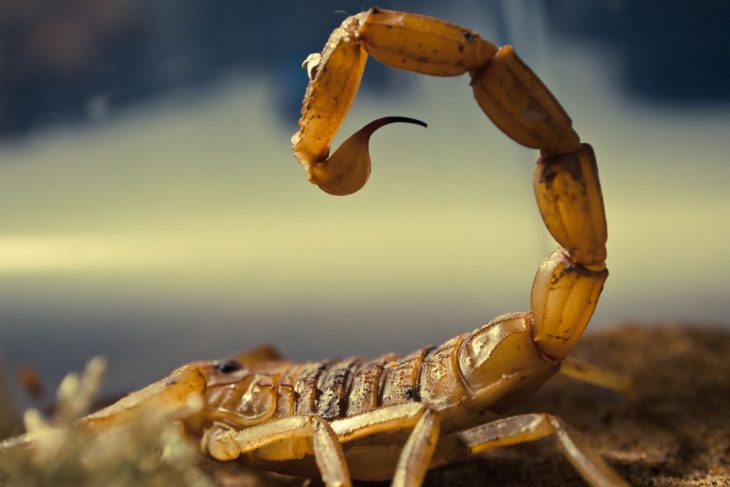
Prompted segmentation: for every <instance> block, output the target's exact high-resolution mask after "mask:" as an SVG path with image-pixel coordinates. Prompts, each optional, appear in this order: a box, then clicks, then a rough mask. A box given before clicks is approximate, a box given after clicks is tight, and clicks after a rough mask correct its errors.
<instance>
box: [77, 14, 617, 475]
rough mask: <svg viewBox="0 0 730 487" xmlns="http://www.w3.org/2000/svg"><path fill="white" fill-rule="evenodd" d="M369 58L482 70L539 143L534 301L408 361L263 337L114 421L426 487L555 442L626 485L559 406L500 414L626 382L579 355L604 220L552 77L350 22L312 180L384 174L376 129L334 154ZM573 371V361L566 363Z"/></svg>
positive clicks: (314, 62)
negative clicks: (553, 410) (553, 380)
mask: <svg viewBox="0 0 730 487" xmlns="http://www.w3.org/2000/svg"><path fill="white" fill-rule="evenodd" d="M368 55H372V56H374V57H375V58H376V59H378V60H379V61H381V62H383V63H385V64H387V65H390V66H393V67H396V68H401V69H406V70H409V71H414V72H417V73H422V74H430V75H436V76H457V75H461V74H464V73H469V75H470V76H471V87H472V89H473V92H474V96H475V98H476V100H477V103H478V104H479V106H480V107H481V108H482V110H483V111H484V112H485V114H486V115H487V116H488V117H489V118H490V119H491V120H492V121H493V122H494V124H495V125H496V126H497V127H499V128H500V129H501V130H502V131H503V132H504V133H505V134H506V135H507V136H509V137H510V138H512V139H513V140H515V141H516V142H518V143H520V144H522V145H525V146H527V147H531V148H536V149H539V150H540V157H539V159H538V161H537V165H536V170H535V177H534V188H535V194H536V197H537V203H538V207H539V209H540V213H541V215H542V217H543V220H544V221H545V224H546V225H547V228H548V231H549V232H550V234H551V235H552V236H553V237H554V238H555V240H556V241H557V242H558V243H559V244H560V246H561V247H560V248H558V249H557V250H556V251H554V252H553V253H552V254H551V255H550V256H549V257H548V258H547V259H546V260H545V261H544V262H543V263H542V264H541V265H540V267H539V269H538V271H537V275H536V277H535V280H534V283H533V286H532V292H531V308H532V309H531V311H528V312H521V313H512V314H507V315H504V316H502V317H499V318H497V319H495V320H494V321H492V322H490V323H488V324H487V325H484V326H482V327H481V328H478V329H477V330H475V331H473V332H471V333H467V334H465V335H461V336H458V337H456V338H453V339H451V340H449V341H447V342H446V343H444V344H442V345H440V346H438V347H429V348H424V349H421V350H418V351H416V352H414V353H412V354H410V355H407V356H405V357H402V358H398V357H396V356H394V355H386V356H383V357H380V358H377V359H374V360H362V359H359V358H349V359H342V360H333V361H323V362H309V363H303V364H295V363H292V362H288V361H285V360H282V359H281V358H280V357H279V355H278V354H277V353H276V352H275V351H274V350H273V349H271V348H270V347H262V348H259V349H256V350H253V351H251V352H248V353H244V354H241V355H239V356H236V357H233V358H231V359H230V360H227V361H223V362H197V363H193V364H189V365H186V366H184V367H182V368H180V369H178V370H176V371H175V372H173V374H172V375H171V376H170V377H169V378H167V379H164V380H162V381H160V382H158V383H156V384H153V385H151V386H148V387H147V388H146V389H143V390H141V391H138V392H136V393H133V394H132V395H130V396H128V397H127V398H125V399H123V400H122V401H120V402H119V403H117V404H115V405H113V406H111V407H109V408H107V409H105V410H102V411H99V412H98V413H95V414H93V415H91V416H89V417H87V418H85V419H84V420H82V424H83V425H86V426H87V427H90V428H103V427H105V426H107V425H110V424H116V423H120V422H123V421H124V420H125V418H127V417H128V416H129V415H130V414H137V413H138V412H139V411H144V410H146V409H147V408H150V407H152V408H155V407H159V406H160V405H168V406H169V405H173V406H177V409H176V411H177V413H176V414H175V417H176V418H177V419H179V420H181V421H183V422H184V423H185V424H186V425H187V428H188V429H189V430H190V431H191V432H194V433H198V434H200V436H201V438H202V440H201V442H202V443H201V444H202V448H203V450H204V451H205V452H207V453H209V454H210V455H211V456H212V457H213V458H215V459H218V460H222V461H228V460H233V459H237V458H241V459H246V460H248V461H249V462H253V463H255V464H257V465H261V466H263V467H265V468H269V469H272V470H276V471H279V472H284V473H298V474H304V475H317V474H319V475H320V476H321V477H322V479H323V481H324V483H325V484H326V485H328V486H335V485H350V479H351V477H352V478H357V479H363V480H380V479H387V478H392V479H393V481H392V482H393V485H396V486H405V485H408V486H417V485H420V484H421V482H422V481H423V478H424V476H425V475H426V472H427V470H428V469H430V468H433V467H436V466H440V465H444V464H447V463H451V462H454V461H458V460H461V459H463V458H466V457H468V456H470V455H474V454H477V453H480V452H483V451H485V450H489V449H491V448H495V447H500V446H505V445H512V444H516V443H523V442H528V441H533V440H537V439H539V438H543V437H545V436H553V437H554V438H555V439H556V440H557V442H558V445H559V446H560V448H561V450H562V451H563V453H564V454H565V456H566V458H567V459H568V460H569V461H570V462H571V463H572V464H573V466H575V468H576V469H577V470H578V471H579V472H580V474H581V475H582V477H583V478H584V479H585V480H586V481H587V482H588V483H590V484H591V485H594V486H614V485H627V484H626V482H625V481H624V480H622V479H621V478H620V476H619V475H618V474H617V473H616V472H615V471H614V470H613V469H612V468H611V467H610V466H609V465H608V464H607V463H606V462H605V461H604V460H603V459H602V458H601V456H600V455H599V454H598V453H597V452H596V451H595V450H594V449H593V448H592V447H591V446H590V445H589V444H588V442H586V440H585V439H583V438H582V436H581V435H580V434H579V433H577V432H575V431H574V430H573V429H571V428H570V427H569V426H568V425H566V424H565V422H563V421H562V420H561V419H559V418H557V417H555V416H552V415H549V414H523V415H518V416H511V417H510V416H500V415H502V414H503V413H505V412H506V411H507V410H508V409H509V407H510V406H512V405H513V404H515V403H517V402H519V401H521V400H522V399H524V398H525V397H526V396H528V395H529V394H530V393H532V392H533V391H534V390H535V389H536V388H537V387H539V386H540V385H541V384H542V383H544V382H545V381H546V380H547V379H548V378H550V377H551V376H552V375H553V374H555V373H556V372H557V371H559V370H562V371H563V372H566V373H567V374H568V375H570V376H572V377H577V378H580V379H583V380H586V381H589V382H593V383H597V384H601V385H604V386H607V387H611V388H613V389H618V390H622V389H625V388H626V383H625V382H624V381H623V380H622V379H621V378H618V377H616V376H614V375H612V374H611V373H609V372H607V371H602V370H599V369H597V368H595V367H592V366H590V365H588V364H583V363H579V362H578V361H576V360H573V359H570V358H566V357H567V355H568V353H569V352H570V351H571V349H572V348H573V345H574V344H575V342H576V341H577V340H578V338H579V337H580V336H581V334H582V333H583V331H584V329H585V327H586V326H587V324H588V322H589V320H590V317H591V315H592V313H593V310H594V309H595V306H596V303H597V301H598V297H599V295H600V292H601V289H602V287H603V283H604V281H605V280H606V278H607V276H608V271H607V270H606V266H605V260H606V246H605V244H606V218H605V214H604V208H603V199H602V196H601V187H600V184H599V181H598V170H597V166H596V159H595V156H594V153H593V150H592V148H591V147H590V146H589V145H587V144H583V143H581V142H580V139H579V137H578V135H577V133H576V132H575V131H574V130H573V128H572V122H571V120H570V118H569V117H568V115H567V114H566V113H565V111H564V110H563V108H562V107H561V105H560V104H559V103H558V101H557V100H556V99H555V97H554V96H553V95H552V94H551V93H550V91H549V90H548V89H547V88H546V87H545V85H544V84H543V83H542V82H541V81H540V79H539V78H538V77H537V76H536V75H535V73H533V72H532V70H531V69H530V68H529V67H527V66H526V65H525V64H524V63H523V62H522V61H521V60H520V58H519V57H517V55H516V54H515V52H514V50H513V49H512V47H510V46H504V47H501V48H497V47H496V46H494V45H493V44H491V43H490V42H487V41H485V40H483V39H481V38H480V37H479V35H478V34H477V33H476V32H473V31H471V30H468V29H464V28H462V27H459V26H457V25H454V24H450V23H448V22H444V21H442V20H438V19H434V18H430V17H425V16H421V15H416V14H410V13H402V12H394V11H389V10H382V9H377V8H373V9H371V10H368V11H366V12H362V13H360V14H357V15H354V16H352V17H349V18H347V19H346V20H345V21H344V22H343V23H342V25H341V26H340V27H339V28H338V29H336V30H335V31H334V32H333V33H332V35H331V37H330V39H329V40H328V42H327V44H326V45H325V48H324V50H323V52H322V54H313V55H311V56H309V57H308V58H307V59H306V60H305V63H304V67H305V68H306V69H307V72H308V74H309V77H310V82H309V85H308V88H307V92H306V96H305V99H304V103H303V108H302V117H301V120H300V122H299V131H298V132H297V133H296V134H295V135H294V137H293V138H292V145H293V149H294V153H295V155H296V157H297V159H298V160H299V161H300V162H301V163H302V164H303V165H304V166H305V169H306V173H307V176H308V178H309V179H310V180H311V181H312V182H314V183H316V184H317V185H319V186H320V187H321V188H322V189H324V190H325V191H327V192H328V193H332V194H336V195H344V194H349V193H352V192H354V191H357V190H358V189H360V188H361V187H362V186H363V185H364V184H365V182H366V180H367V178H368V175H369V174H370V156H369V153H368V144H369V139H370V136H371V135H372V133H373V132H374V131H375V130H376V129H378V128H379V127H380V126H382V125H384V124H386V123H390V122H395V121H406V122H415V123H420V122H417V121H414V120H412V119H405V118H399V117H388V118H385V119H380V120H376V121H375V122H371V123H370V124H368V125H366V126H365V127H364V128H363V129H361V130H359V131H358V132H356V133H355V134H354V135H353V136H351V137H350V138H349V139H347V140H346V141H345V142H344V143H343V144H342V145H341V146H340V148H339V149H337V150H336V151H335V152H334V153H333V154H332V155H331V156H330V145H331V142H332V139H333V138H334V136H335V133H336V132H337V130H338V128H339V126H340V124H341V123H342V121H343V119H344V117H345V116H346V114H347V112H348V111H349V109H350V106H351V105H352V102H353V100H354V97H355V94H356V92H357V90H358V87H359V84H360V78H361V76H362V73H363V70H364V67H365V61H366V59H367V57H368ZM561 367H562V369H561Z"/></svg>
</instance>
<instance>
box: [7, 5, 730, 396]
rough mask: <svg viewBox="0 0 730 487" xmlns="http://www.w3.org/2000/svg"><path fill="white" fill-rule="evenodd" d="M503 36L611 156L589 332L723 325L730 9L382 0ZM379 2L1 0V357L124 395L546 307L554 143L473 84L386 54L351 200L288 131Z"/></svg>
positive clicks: (397, 347) (376, 73) (728, 267)
mask: <svg viewBox="0 0 730 487" xmlns="http://www.w3.org/2000/svg"><path fill="white" fill-rule="evenodd" d="M380 6H382V7H386V8H393V9H399V10H409V11H415V12H418V13H424V14H428V15H433V16H437V17H441V18H444V19H447V20H450V21H452V22H456V23H459V24H462V25H465V26H468V27H471V28H473V29H475V30H477V31H479V32H480V33H481V34H482V36H483V37H484V38H486V39H490V40H492V41H494V42H495V43H498V44H506V43H509V44H513V45H514V46H515V48H516V49H517V51H518V52H519V53H520V55H521V56H522V57H523V59H524V60H525V61H526V62H527V63H528V64H529V65H530V66H532V67H533V69H534V70H535V71H536V72H537V73H538V74H539V75H540V76H541V77H542V78H543V79H544V80H545V82H546V84H547V85H548V86H549V87H550V88H551V89H552V91H553V92H554V93H555V95H556V96H557V97H558V99H559V100H561V102H562V103H563V105H564V107H565V108H566V110H567V111H568V113H569V114H570V115H571V117H572V118H573V121H574V124H575V127H576V129H577V131H578V132H579V133H580V135H581V137H582V138H583V140H586V141H588V142H590V143H591V144H592V145H593V146H594V148H595V151H596V154H597V157H598V162H599V168H600V171H601V180H602V184H603V191H604V198H605V203H606V210H607V215H608V224H609V242H608V252H609V261H608V265H609V269H610V271H611V277H610V278H609V280H608V281H607V285H606V288H605V291H604V294H603V298H602V300H601V302H600V304H599V306H598V309H597V312H596V314H595V315H594V319H593V322H592V325H591V329H593V330H595V329H600V328H601V327H604V326H608V325H611V324H615V323H618V322H623V321H627V320H634V321H640V322H644V323H647V324H650V323H653V322H658V321H663V320H681V321H688V322H692V323H708V324H719V325H727V323H728V312H730V304H728V301H729V298H730V296H728V291H727V290H728V285H727V279H728V275H730V264H729V262H730V259H728V254H727V252H728V249H729V248H730V230H729V229H728V221H729V219H728V215H729V213H730V198H729V197H728V187H729V184H730V164H729V162H730V161H728V152H729V150H730V48H729V47H728V46H730V30H728V29H727V26H728V25H730V3H728V2H727V1H724V0H723V1H720V0H715V1H713V0H707V1H704V2H694V3H688V2H686V1H684V0H668V1H662V2H629V1H628V0H626V1H621V0H594V1H590V2H585V1H582V0H543V1H527V0H492V1H481V2H478V1H456V2H449V3H448V4H447V3H446V2H438V1H421V2H405V1H391V2H387V1H386V2H382V3H381V5H380ZM363 7H365V8H367V7H368V5H363V4H362V3H361V2H359V1H358V2H354V1H348V0H341V1H331V0H326V1H325V0H318V1H308V2H288V3H278V2H252V1H234V0H228V1H218V2H199V1H194V0H174V1H172V0H146V1H142V0H96V1H95V2H86V1H83V0H54V1H50V0H2V1H1V2H0V222H1V223H0V357H2V361H3V362H4V364H5V368H6V370H7V372H8V373H9V374H11V375H12V374H14V373H15V371H17V370H18V368H19V367H21V366H23V365H27V364H29V365H32V366H33V367H35V368H36V369H37V370H38V372H39V373H40V375H41V376H42V378H43V379H44V381H46V382H47V383H48V384H49V385H51V386H55V384H56V383H57V382H58V380H59V379H60V378H61V377H62V376H63V375H64V374H65V372H67V371H69V370H72V369H79V368H81V367H82V366H83V364H84V363H85V362H86V360H88V359H89V358H90V357H91V356H94V355H99V354H100V355H105V356H106V357H108V359H109V361H110V365H109V373H108V381H107V384H106V386H107V389H108V391H109V392H119V391H124V390H128V389H130V388H134V387H139V386H141V385H145V384H147V383H149V382H150V381H152V380H155V379H156V378H158V377H160V376H162V375H164V374H166V373H167V372H169V371H170V370H171V369H172V368H174V367H176V366H178V365H180V364H182V363H185V362H188V361H191V360H193V359H198V358H211V357H220V356H225V355H226V354H229V353H232V352H235V351H238V350H240V349H244V348H247V347H250V346H254V345H257V344H260V343H262V342H271V343H275V344H276V345H277V346H278V347H279V348H280V349H282V350H283V351H284V353H285V354H286V355H287V356H288V357H291V358H294V359H309V358H311V359H314V358H323V357H337V356H343V355H348V354H364V355H370V356H372V355H377V354H381V353H384V352H389V351H397V352H408V351H410V350H412V349H415V348H417V347H421V346H424V345H426V344H430V343H439V342H441V341H443V340H445V339H446V338H448V337H451V336H453V335H456V334H458V333H462V332H465V331H467V330H470V329H473V328H475V327H477V326H479V325H481V324H482V323H485V322H487V321H489V320H490V319H492V318H493V317H495V316H497V315H499V314H502V313H505V312H508V311H514V310H527V309H529V293H530V286H531V283H532V279H533V276H534V273H535V271H536V269H537V266H538V265H539V263H540V262H541V261H542V259H543V258H544V257H545V256H546V255H547V254H548V253H549V252H550V251H551V250H552V249H553V248H554V247H555V243H554V242H553V241H552V240H551V238H550V237H549V235H548V233H547V231H546V229H545V227H544V225H543V224H542V222H541V220H540V217H539V215H538V212H537V208H536V205H535V202H534V196H533V194H532V183H531V180H532V170H533V166H534V160H535V158H536V152H535V151H533V150H528V149H525V148H522V147H520V146H517V145H516V144H514V143H513V142H511V141H510V140H508V139H507V137H506V136H504V135H503V134H502V133H500V132H499V131H498V130H497V129H496V128H495V127H494V126H493V125H492V124H491V123H490V122H489V121H488V120H487V119H486V117H485V116H484V115H483V114H482V113H481V111H480V109H479V108H478V106H477V104H476V103H475V101H474V100H473V96H472V94H471V90H470V88H469V86H468V84H469V80H468V77H459V78H453V79H438V78H427V77H423V76H417V75H414V74H410V73H404V72H400V71H397V70H393V69H388V68H384V67H382V66H380V65H378V64H377V62H375V61H372V60H371V62H370V63H369V64H368V68H367V69H366V73H365V78H364V81H363V86H362V90H361V93H360V96H359V97H358V99H357V101H356V103H355V105H354V107H353V110H352V112H351V115H350V117H349V118H348V120H347V121H346V122H345V124H344V126H343V128H342V130H341V133H340V135H339V136H338V139H337V140H336V144H337V143H339V141H341V140H343V139H344V138H346V137H347V136H348V135H349V134H351V133H352V132H353V131H355V130H357V129H358V128H360V127H361V126H363V125H364V124H365V123H367V122H369V121H371V120H373V119H375V118H379V117H382V116H385V115H404V116H410V117H415V118H419V119H422V120H424V121H426V122H428V123H429V127H428V129H422V128H420V127H416V126H412V125H403V124H396V125H391V126H388V127H386V128H384V129H382V130H381V131H379V132H378V133H377V134H376V135H375V136H374V137H373V139H372V142H371V154H372V157H373V174H372V176H371V179H370V182H369V184H368V185H367V186H366V187H365V188H364V189H363V190H362V191H361V192H359V193H357V194H355V195H353V196H350V197H345V198H336V197H332V196H329V195H326V194H324V193H323V192H321V191H319V190H318V189H317V188H316V187H313V186H311V185H310V184H308V183H307V182H306V181H305V179H304V175H303V171H302V168H301V167H300V166H299V165H298V164H297V162H296V161H295V160H294V158H293V156H292V154H291V151H290V147H289V138H290V136H291V135H292V134H293V133H294V132H295V131H296V129H297V120H298V117H299V110H300V107H301V98H302V96H303V94H304V89H305V86H306V82H307V79H306V74H305V73H304V72H303V71H302V70H301V69H300V64H301V61H302V60H303V59H304V58H305V57H306V56H307V54H309V53H310V52H315V51H319V50H321V48H322V46H323V45H324V43H325V41H326V39H327V36H328V35H329V33H330V32H331V31H332V29H334V28H335V27H336V26H338V25H339V24H340V22H342V20H343V19H344V18H345V17H346V16H347V15H348V14H354V13H357V12H359V11H360V10H361V9H362V8H363Z"/></svg>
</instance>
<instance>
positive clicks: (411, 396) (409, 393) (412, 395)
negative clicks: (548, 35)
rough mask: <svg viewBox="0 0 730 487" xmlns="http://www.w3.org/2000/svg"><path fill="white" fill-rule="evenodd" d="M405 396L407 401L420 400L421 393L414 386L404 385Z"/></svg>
mask: <svg viewBox="0 0 730 487" xmlns="http://www.w3.org/2000/svg"><path fill="white" fill-rule="evenodd" d="M405 396H406V398H408V400H409V401H416V402H421V394H419V392H418V389H416V388H415V387H406V391H405Z"/></svg>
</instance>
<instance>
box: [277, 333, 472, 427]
mask: <svg viewBox="0 0 730 487" xmlns="http://www.w3.org/2000/svg"><path fill="white" fill-rule="evenodd" d="M461 341H462V337H457V338H454V339H452V340H449V341H448V342H446V343H444V344H443V345H441V346H439V347H427V348H423V349H420V350H418V351H416V352H414V353H412V354H410V355H407V356H405V357H401V358H398V357H396V356H395V355H393V354H390V355H385V356H382V357H379V358H376V359H373V360H367V361H365V360H363V359H361V358H348V359H343V360H335V361H321V362H308V363H304V364H297V365H293V366H292V367H291V368H290V369H288V370H287V371H286V372H285V373H283V374H282V375H281V378H280V381H279V384H278V396H279V401H278V402H279V404H278V407H277V416H278V417H283V416H289V415H308V414H317V415H319V416H320V417H322V418H323V419H326V420H333V419H337V418H342V417H349V416H354V415H357V414H362V413H366V412H368V411H372V410H375V409H378V408H380V407H386V406H394V405H397V404H404V403H408V402H421V401H426V402H429V403H432V404H434V405H435V406H440V405H447V403H449V402H451V401H458V400H459V399H461V397H463V394H465V390H466V389H465V387H464V384H463V380H462V379H461V374H460V372H459V369H458V358H457V354H458V348H459V345H460V343H461Z"/></svg>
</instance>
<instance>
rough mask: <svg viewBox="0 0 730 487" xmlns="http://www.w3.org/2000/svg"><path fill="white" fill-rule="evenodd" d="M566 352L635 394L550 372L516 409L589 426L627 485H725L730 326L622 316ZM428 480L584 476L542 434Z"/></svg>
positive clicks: (729, 456) (221, 473)
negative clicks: (642, 321)
mask: <svg viewBox="0 0 730 487" xmlns="http://www.w3.org/2000/svg"><path fill="white" fill-rule="evenodd" d="M573 356H575V357H580V358H583V359H587V360H590V361H591V362H593V363H596V364H599V365H604V366H607V367H610V368H611V369H613V370H615V371H618V372H621V373H624V374H627V375H629V376H630V377H632V379H633V381H634V384H635V394H634V396H633V397H631V398H626V397H623V396H620V395H617V394H615V393H612V392H610V391H606V390H602V389H599V388H597V387H594V386H591V385H587V384H583V383H579V382H577V381H573V380H570V379H567V378H564V377H556V378H555V379H553V380H551V381H550V382H549V383H548V384H546V385H545V386H544V387H543V388H542V389H541V390H540V391H538V392H537V393H536V394H535V395H534V396H533V397H532V398H531V399H530V400H529V401H528V402H527V403H525V404H524V406H523V407H521V408H519V410H516V411H515V413H521V412H549V413H553V414H556V415H558V416H560V417H562V418H563V419H565V420H566V421H568V422H569V423H570V424H571V425H573V426H574V427H575V428H577V429H578V430H580V431H583V432H584V433H586V434H587V435H588V437H589V438H590V439H591V441H592V442H593V444H594V445H595V446H596V447H597V448H598V449H599V451H600V452H601V453H602V454H603V455H604V457H605V458H606V459H607V460H608V461H609V462H610V463H611V464H612V465H613V466H614V467H615V468H616V470H617V471H618V472H619V473H620V474H621V475H622V476H623V477H624V478H626V479H627V480H628V481H629V482H630V483H631V484H632V485H646V486H679V485H682V486H687V485H717V486H726V485H727V486H730V332H728V331H724V330H720V329H712V328H705V327H692V326H684V325H679V324H672V323H669V324H663V325H657V326H636V325H632V324H625V325H620V326H616V327H612V328H608V329H606V330H604V331H601V332H598V333H593V334H590V335H589V336H586V337H585V338H583V339H582V340H581V342H580V343H579V344H578V346H577V347H576V350H575V351H574V353H573ZM214 470H216V469H214ZM217 476H218V480H219V482H220V485H239V486H240V485H248V486H254V485H270V486H276V485H281V486H285V485H286V486H291V485H303V484H311V485H319V482H318V481H312V482H310V481H304V482H303V481H302V480H301V479H293V478H283V477H278V476H269V475H263V476H261V475H258V474H252V473H250V472H241V471H240V469H239V470H238V472H237V473H236V474H232V473H231V471H230V470H228V469H217ZM356 485H360V486H362V487H364V486H372V487H375V486H380V485H387V483H357V484H356ZM425 485H427V486H472V485H495V486H497V485H498V486H522V485H540V486H580V485H585V483H584V482H583V480H582V479H581V478H580V477H579V476H578V474H577V473H576V472H575V470H573V468H572V467H571V465H570V464H569V463H568V462H567V461H566V460H565V459H564V458H563V456H562V455H561V453H560V452H559V450H558V449H557V447H556V446H555V445H554V443H553V441H552V440H550V439H544V440H540V441H538V442H535V443H533V444H529V445H520V446H514V447H509V448H504V449H500V450H495V451H492V452H489V453H487V454H486V455H484V456H482V457H478V458H474V459H473V460H471V461H468V462H464V463H462V464H458V465H453V466H450V467H446V468H442V469H439V470H435V471H432V472H430V473H429V475H428V477H427V478H426V482H425Z"/></svg>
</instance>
